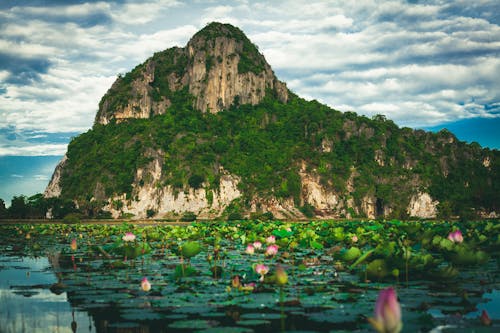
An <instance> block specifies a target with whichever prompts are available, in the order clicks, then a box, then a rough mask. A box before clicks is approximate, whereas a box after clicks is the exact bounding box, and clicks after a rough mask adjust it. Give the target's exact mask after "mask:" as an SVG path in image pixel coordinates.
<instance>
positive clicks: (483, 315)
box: [479, 310, 491, 326]
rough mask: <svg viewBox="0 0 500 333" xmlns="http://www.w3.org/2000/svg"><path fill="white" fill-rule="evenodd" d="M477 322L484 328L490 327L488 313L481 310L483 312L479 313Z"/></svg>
mask: <svg viewBox="0 0 500 333" xmlns="http://www.w3.org/2000/svg"><path fill="white" fill-rule="evenodd" d="M479 320H481V323H482V324H483V325H484V326H490V325H491V318H490V316H489V315H488V312H487V311H486V310H483V312H482V313H481V317H479Z"/></svg>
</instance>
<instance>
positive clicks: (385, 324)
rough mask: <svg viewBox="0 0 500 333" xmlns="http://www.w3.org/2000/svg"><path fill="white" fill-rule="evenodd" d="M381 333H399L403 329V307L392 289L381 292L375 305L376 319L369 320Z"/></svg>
mask: <svg viewBox="0 0 500 333" xmlns="http://www.w3.org/2000/svg"><path fill="white" fill-rule="evenodd" d="M368 321H369V322H370V323H371V324H372V326H373V328H374V329H375V330H376V331H377V332H380V333H399V332H400V331H401V329H402V328H403V323H402V321H401V307H400V305H399V302H398V298H397V295H396V292H395V291H394V289H393V288H392V287H390V288H387V289H384V290H381V291H380V293H379V294H378V298H377V303H376V304H375V318H368Z"/></svg>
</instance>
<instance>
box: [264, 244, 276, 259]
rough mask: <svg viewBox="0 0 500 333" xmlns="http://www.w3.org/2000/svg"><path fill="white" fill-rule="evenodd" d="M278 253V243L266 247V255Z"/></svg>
mask: <svg viewBox="0 0 500 333" xmlns="http://www.w3.org/2000/svg"><path fill="white" fill-rule="evenodd" d="M276 253H278V245H274V244H273V245H269V246H268V247H267V249H266V256H268V257H272V256H275V255H276Z"/></svg>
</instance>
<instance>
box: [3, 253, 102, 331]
mask: <svg viewBox="0 0 500 333" xmlns="http://www.w3.org/2000/svg"><path fill="white" fill-rule="evenodd" d="M56 282H57V278H56V276H55V274H54V272H53V271H52V269H51V267H50V264H49V261H48V259H47V258H42V257H40V258H23V257H5V256H0V317H1V320H0V332H2V333H4V332H5V333H11V332H12V333H14V332H58V333H66V332H68V333H71V332H75V331H78V332H95V328H94V325H93V324H92V321H91V318H90V317H89V315H88V314H87V313H86V312H81V311H73V309H72V308H71V305H70V303H68V300H67V295H66V293H61V294H60V295H57V294H55V293H53V292H52V291H51V290H50V287H51V286H52V285H53V284H54V283H56Z"/></svg>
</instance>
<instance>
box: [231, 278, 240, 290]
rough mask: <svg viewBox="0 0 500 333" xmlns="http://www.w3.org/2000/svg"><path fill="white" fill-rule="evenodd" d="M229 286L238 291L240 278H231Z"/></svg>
mask: <svg viewBox="0 0 500 333" xmlns="http://www.w3.org/2000/svg"><path fill="white" fill-rule="evenodd" d="M231 286H232V287H233V288H235V289H238V288H240V287H241V281H240V277H239V276H238V275H235V276H233V278H232V279H231Z"/></svg>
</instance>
